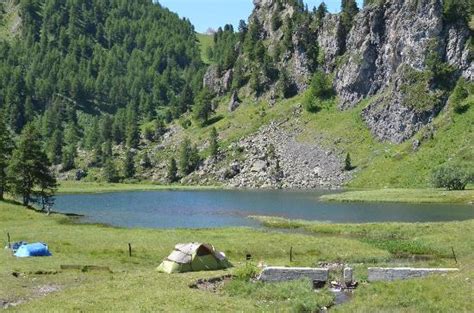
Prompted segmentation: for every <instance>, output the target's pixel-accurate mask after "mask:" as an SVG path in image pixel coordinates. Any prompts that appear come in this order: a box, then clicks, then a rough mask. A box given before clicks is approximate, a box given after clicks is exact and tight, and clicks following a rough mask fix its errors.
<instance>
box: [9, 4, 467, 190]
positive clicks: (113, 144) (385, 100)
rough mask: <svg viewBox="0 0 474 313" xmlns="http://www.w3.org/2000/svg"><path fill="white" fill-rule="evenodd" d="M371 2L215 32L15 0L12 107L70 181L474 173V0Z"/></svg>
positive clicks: (298, 184)
mask: <svg viewBox="0 0 474 313" xmlns="http://www.w3.org/2000/svg"><path fill="white" fill-rule="evenodd" d="M22 3H23V2H22ZM367 3H368V4H367V5H366V6H365V7H364V8H361V9H359V8H357V6H356V5H355V2H353V1H347V2H346V4H345V6H343V8H342V12H341V13H339V14H330V13H328V12H327V10H326V9H325V7H324V6H320V7H318V8H315V9H314V10H313V11H309V10H307V8H305V7H304V6H303V5H302V4H301V2H300V1H294V0H285V1H283V0H278V1H269V0H259V1H255V9H254V11H253V12H252V14H251V15H250V17H249V20H248V22H244V21H241V23H240V25H239V27H238V29H234V27H232V26H230V25H226V26H224V27H223V28H220V29H218V31H217V32H216V34H215V35H214V37H212V36H208V35H201V34H195V33H194V31H193V27H192V25H191V24H190V23H189V22H188V21H186V20H180V19H179V18H178V17H177V15H175V14H174V13H171V12H169V11H167V10H165V9H163V8H161V7H160V6H159V5H158V4H152V2H151V1H145V0H143V1H139V2H136V3H135V2H134V3H133V4H124V3H119V2H110V3H107V4H104V3H103V2H97V1H87V2H86V4H85V5H84V6H79V5H77V4H76V3H75V2H73V1H71V2H69V1H67V2H66V3H65V4H59V3H57V2H55V1H53V0H47V1H46V0H44V1H40V0H35V1H25V2H24V3H23V6H22V5H19V4H15V2H14V1H13V2H10V4H9V5H10V7H9V9H8V10H4V13H3V14H2V15H1V16H2V26H1V27H0V29H1V32H0V34H3V35H2V37H3V38H8V40H7V41H5V42H3V43H1V45H2V46H1V49H0V52H1V53H2V57H1V63H0V71H1V72H2V74H3V75H2V76H1V77H3V79H2V80H0V99H1V102H0V108H1V111H2V113H3V116H5V118H6V120H7V122H8V124H9V125H10V126H11V128H12V130H13V131H14V132H15V133H19V132H21V130H22V128H23V127H24V125H25V124H26V123H33V124H35V125H36V127H37V128H38V129H40V130H41V132H42V135H43V138H44V147H45V149H46V151H47V152H48V156H49V158H50V161H51V162H52V164H54V165H55V167H54V168H55V169H56V172H57V174H58V175H59V177H60V179H63V180H64V179H68V180H74V179H83V180H86V181H109V182H117V181H127V182H133V181H136V180H146V181H153V182H159V183H164V184H165V183H170V182H174V181H175V180H177V181H179V182H181V183H183V184H195V185H226V186H233V187H239V188H248V187H252V188H262V187H263V188H320V187H325V188H332V187H340V186H345V185H348V186H351V187H414V186H423V187H425V186H428V185H430V184H431V182H430V177H431V173H432V171H433V169H435V168H436V167H438V166H439V165H442V164H447V163H449V164H456V165H459V166H463V167H468V168H469V167H470V168H472V167H473V164H474V152H473V151H474V139H473V138H474V136H472V134H473V130H474V129H473V128H474V126H473V122H472V121H473V120H474V119H473V117H474V116H473V114H474V113H473V105H472V104H473V97H474V96H473V94H474V90H473V88H474V87H473V82H472V80H473V75H474V65H473V62H472V56H473V50H472V49H473V48H472V29H470V28H469V20H470V16H471V15H470V13H469V10H470V8H469V7H468V6H467V3H468V2H464V1H458V2H452V1H449V0H446V1H441V0H423V1H417V2H416V3H414V2H412V1H402V0H396V1H395V0H393V1H392V0H390V1H389V0H387V1H376V2H374V3H372V2H367ZM453 3H454V4H453ZM15 12H17V13H15ZM145 12H146V14H145ZM15 14H16V16H17V17H15V18H14V16H15ZM18 18H21V19H20V20H21V27H19V28H17V29H21V32H20V33H17V34H16V35H14V36H13V33H12V31H11V29H12V28H11V25H12V21H13V20H17V21H18V20H19V19H18ZM58 21H60V22H58ZM170 23H171V24H172V25H175V26H176V27H169V26H168V25H171V24H170ZM94 25H97V26H94ZM38 29H41V32H38ZM139 30H140V31H139ZM72 32H75V34H76V35H74V36H71V34H72ZM58 39H59V40H58ZM12 52H15V53H12ZM16 52H18V53H16ZM25 60H30V61H25ZM57 60H59V62H58V61H57ZM214 128H215V130H216V131H217V138H216V137H215V136H214V137H213V136H212V132H213V129H214ZM216 139H217V141H216ZM188 140H189V141H188ZM216 144H217V146H218V149H215V146H216ZM348 155H349V156H350V160H351V162H349V163H350V164H349V165H350V167H349V168H347V164H346V159H347V157H348ZM183 158H186V159H185V160H183ZM172 159H174V160H175V161H176V163H177V164H176V166H175V167H176V169H175V171H174V172H175V173H174V175H172V176H173V177H172V178H173V179H170V164H171V163H172ZM176 176H177V177H176ZM175 178H176V179H175Z"/></svg>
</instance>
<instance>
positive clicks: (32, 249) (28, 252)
mask: <svg viewBox="0 0 474 313" xmlns="http://www.w3.org/2000/svg"><path fill="white" fill-rule="evenodd" d="M15 256H16V257H18V258H28V257H32V256H51V252H49V249H48V245H46V244H44V243H41V242H37V243H31V244H26V245H22V246H20V247H19V248H18V250H17V251H16V253H15Z"/></svg>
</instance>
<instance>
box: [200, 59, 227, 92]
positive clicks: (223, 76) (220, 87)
mask: <svg viewBox="0 0 474 313" xmlns="http://www.w3.org/2000/svg"><path fill="white" fill-rule="evenodd" d="M232 75H233V70H232V69H230V70H227V71H225V72H224V73H220V72H219V69H218V68H217V66H214V65H211V66H209V68H208V69H207V71H206V73H205V74H204V79H203V85H204V86H206V87H208V88H209V89H210V90H211V91H212V92H214V94H216V95H218V96H222V95H223V94H225V93H226V92H228V91H229V90H230V87H231V85H232Z"/></svg>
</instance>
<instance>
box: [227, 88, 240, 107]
mask: <svg viewBox="0 0 474 313" xmlns="http://www.w3.org/2000/svg"><path fill="white" fill-rule="evenodd" d="M239 105H240V99H239V96H238V95H237V91H234V92H232V96H230V101H229V112H234V111H235V110H237V108H238V107H239Z"/></svg>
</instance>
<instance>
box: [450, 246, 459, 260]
mask: <svg viewBox="0 0 474 313" xmlns="http://www.w3.org/2000/svg"><path fill="white" fill-rule="evenodd" d="M451 251H453V257H454V261H455V262H456V264H458V259H457V258H456V253H454V248H453V247H451Z"/></svg>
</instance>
